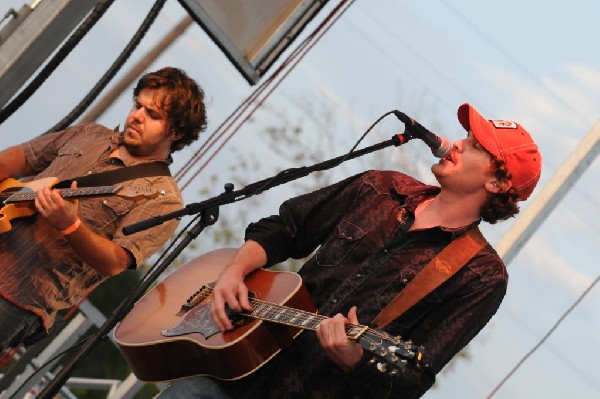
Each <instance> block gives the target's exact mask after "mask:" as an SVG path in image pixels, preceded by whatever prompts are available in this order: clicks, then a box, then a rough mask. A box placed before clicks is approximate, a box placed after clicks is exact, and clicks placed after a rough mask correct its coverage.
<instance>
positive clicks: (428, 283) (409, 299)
mask: <svg viewBox="0 0 600 399" xmlns="http://www.w3.org/2000/svg"><path fill="white" fill-rule="evenodd" d="M486 245H487V241H486V239H485V238H484V237H483V235H482V234H481V231H479V228H478V227H477V226H472V227H470V228H469V229H468V230H467V231H466V232H465V234H463V235H461V236H460V237H458V238H457V239H455V240H454V241H452V242H451V243H450V244H448V245H447V246H446V247H445V248H444V249H442V250H441V251H440V253H438V254H437V255H436V256H435V257H434V258H433V259H432V260H431V261H430V262H429V263H428V264H427V265H425V267H424V268H423V270H421V272H420V273H419V274H417V275H416V276H415V278H414V279H413V280H412V281H411V282H410V283H408V285H407V286H406V287H404V289H403V290H402V291H400V292H399V293H398V295H396V296H395V297H394V299H392V301H391V302H390V303H389V304H388V305H387V306H386V307H385V308H384V309H382V310H381V312H379V314H378V315H377V316H376V317H375V318H374V319H373V321H372V323H371V326H372V327H373V328H377V329H381V328H383V327H385V326H386V325H388V324H389V323H390V322H391V321H393V320H394V319H396V318H397V317H398V316H400V315H401V314H402V313H404V312H405V311H406V310H408V309H409V308H410V307H411V306H413V305H414V304H416V303H417V302H419V301H420V300H421V299H423V298H424V297H425V296H426V295H427V294H429V293H430V292H431V291H433V290H434V289H435V288H437V287H439V286H440V285H441V284H442V283H443V282H444V281H446V280H447V279H448V278H450V277H451V276H453V275H454V274H455V273H456V272H457V271H458V270H460V268H462V267H463V266H464V265H465V264H466V263H467V262H468V261H469V260H470V259H471V258H472V257H473V256H475V254H476V253H477V252H479V250H481V249H482V248H483V247H485V246H486Z"/></svg>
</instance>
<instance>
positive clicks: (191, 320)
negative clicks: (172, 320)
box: [160, 303, 220, 339]
mask: <svg viewBox="0 0 600 399" xmlns="http://www.w3.org/2000/svg"><path fill="white" fill-rule="evenodd" d="M218 332H220V330H219V329H218V328H217V326H216V325H215V323H214V322H213V320H212V318H211V317H210V303H201V304H199V305H197V306H195V307H193V308H192V309H190V310H189V311H188V312H187V313H186V314H185V315H184V316H183V317H182V318H181V321H180V322H179V323H177V325H175V326H174V327H172V328H169V329H167V330H161V332H160V333H161V334H162V335H164V336H165V337H176V336H179V335H184V334H190V333H200V334H202V335H203V336H204V338H206V339H208V338H209V337H211V336H213V335H215V334H217V333H218Z"/></svg>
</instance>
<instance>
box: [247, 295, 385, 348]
mask: <svg viewBox="0 0 600 399" xmlns="http://www.w3.org/2000/svg"><path fill="white" fill-rule="evenodd" d="M250 304H251V305H252V312H244V313H243V314H244V316H249V317H253V318H255V319H261V320H265V321H270V322H273V323H278V324H285V325H288V326H292V327H297V328H301V329H304V330H312V331H315V330H316V329H317V327H318V326H319V323H320V322H321V321H323V320H326V319H328V318H329V317H326V316H321V315H319V314H316V313H311V312H306V311H303V310H299V309H294V308H290V307H287V306H282V305H277V304H274V303H271V302H264V301H261V300H258V299H254V298H250ZM367 330H370V329H369V328H368V327H366V326H360V325H354V324H347V325H346V335H347V336H348V338H350V339H354V340H358V339H359V337H360V336H361V334H362V333H364V332H365V331H367ZM372 332H375V330H373V331H372Z"/></svg>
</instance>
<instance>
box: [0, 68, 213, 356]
mask: <svg viewBox="0 0 600 399" xmlns="http://www.w3.org/2000/svg"><path fill="white" fill-rule="evenodd" d="M133 97H134V98H133V100H134V101H133V107H132V108H131V111H130V112H129V114H128V115H127V118H126V120H125V126H124V129H123V131H119V130H118V128H117V129H114V130H112V129H109V128H107V127H104V126H101V125H99V124H96V123H86V124H81V125H76V126H71V127H69V128H67V129H65V130H64V131H60V132H55V133H51V134H46V135H42V136H40V137H37V138H35V139H33V140H30V141H27V142H24V143H23V144H21V145H17V146H14V147H10V148H8V149H6V150H4V151H2V152H0V180H2V181H4V182H5V181H7V180H5V179H8V178H13V179H17V178H22V177H28V176H31V177H33V179H34V181H38V180H41V181H44V180H45V178H48V177H53V178H55V179H56V181H69V180H72V181H73V182H72V183H71V184H70V185H69V184H68V183H67V185H66V187H67V189H69V188H70V189H74V190H77V180H78V179H81V178H82V177H85V176H88V177H89V176H91V177H93V176H95V174H102V173H105V172H110V171H115V170H131V169H127V167H134V168H135V167H136V166H137V165H144V166H143V167H142V168H145V167H148V165H150V164H152V165H154V166H155V167H156V169H160V170H163V171H164V172H163V173H162V174H161V173H159V175H154V174H150V175H149V176H143V177H140V176H139V175H137V176H135V177H131V176H130V177H129V178H126V179H125V181H122V182H119V185H120V186H123V188H124V189H125V190H126V189H127V188H134V189H138V188H141V189H142V190H141V192H142V193H147V192H154V193H157V195H153V196H146V197H144V198H141V199H140V198H131V197H121V196H119V195H118V193H117V195H116V196H108V195H107V196H102V197H94V198H85V199H81V200H78V199H69V200H67V199H65V198H63V197H62V196H61V189H58V188H53V187H54V185H53V184H50V186H44V187H36V189H37V190H38V191H36V195H35V201H34V205H35V207H34V208H33V209H32V215H31V216H30V217H19V218H15V219H13V220H12V221H11V222H12V223H11V225H12V226H11V227H10V230H9V231H7V232H3V233H2V234H0V258H1V259H2V260H1V261H0V262H1V266H0V320H2V322H1V323H0V352H1V351H3V350H4V349H6V348H7V347H9V346H16V345H17V344H19V343H21V342H24V341H29V342H30V341H32V337H34V336H36V337H41V336H43V335H44V331H47V330H48V329H49V328H50V327H51V326H52V325H53V323H54V321H55V318H56V313H57V312H58V311H59V310H62V309H65V308H68V307H71V306H73V305H74V304H75V303H77V301H78V300H79V299H80V298H82V296H84V295H85V294H86V293H88V292H89V291H90V290H92V289H93V288H94V287H96V286H97V285H98V284H100V283H101V282H102V281H104V280H106V279H107V278H108V277H109V276H113V275H115V274H118V273H121V272H122V271H124V270H126V269H135V268H138V267H139V266H141V265H142V263H143V262H144V261H145V260H146V259H147V258H148V257H149V256H150V255H151V254H152V253H153V252H155V251H156V250H157V249H159V248H160V247H161V246H162V245H163V244H164V243H165V242H166V240H167V239H168V237H169V236H170V235H171V234H172V233H173V232H174V231H175V228H176V227H177V223H178V222H177V221H169V222H167V223H165V224H163V225H161V226H157V227H153V228H151V229H148V230H146V231H142V232H138V233H135V234H131V235H128V236H125V235H124V234H123V232H122V228H123V227H124V226H127V225H130V224H132V223H135V222H137V221H140V220H145V219H147V218H150V217H152V216H155V215H160V214H165V213H169V212H172V211H176V210H179V209H181V208H182V206H183V200H182V197H181V192H180V190H179V188H178V187H177V184H176V182H175V180H174V179H173V178H172V177H171V175H170V173H169V170H168V165H170V164H171V163H172V158H171V153H173V152H175V151H178V150H180V149H182V148H183V147H185V146H186V145H188V144H190V143H192V142H193V141H194V140H196V139H197V138H198V135H199V133H200V132H201V131H203V130H205V129H206V110H205V106H204V92H203V90H202V89H201V88H200V87H199V86H198V84H197V83H196V82H195V81H194V80H193V79H191V78H190V77H189V76H188V75H187V74H186V73H185V72H184V71H182V70H180V69H177V68H172V67H166V68H162V69H160V70H158V71H155V72H151V73H148V74H146V75H144V76H143V77H141V78H140V79H139V81H138V83H137V86H136V87H135V89H134V91H133ZM138 170H139V169H138ZM88 181H89V180H88ZM11 206H12V205H7V206H5V207H4V208H3V211H4V210H6V212H7V213H8V212H9V210H14V209H16V208H10V209H7V207H11ZM32 207H33V206H32ZM8 216H9V215H8V214H7V215H5V214H4V213H3V214H2V218H4V219H7V218H8Z"/></svg>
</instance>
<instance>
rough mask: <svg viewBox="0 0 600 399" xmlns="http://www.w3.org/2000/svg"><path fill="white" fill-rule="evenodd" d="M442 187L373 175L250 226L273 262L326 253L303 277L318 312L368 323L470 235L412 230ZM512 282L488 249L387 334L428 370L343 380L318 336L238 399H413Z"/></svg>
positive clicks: (364, 373)
mask: <svg viewBox="0 0 600 399" xmlns="http://www.w3.org/2000/svg"><path fill="white" fill-rule="evenodd" d="M438 192H439V188H437V187H433V186H427V185H424V184H422V183H420V182H418V181H416V180H414V179H412V178H410V177H408V176H406V175H404V174H401V173H398V172H389V171H384V172H382V171H370V172H366V173H364V174H360V175H357V176H354V177H351V178H349V179H346V180H344V181H342V182H340V183H337V184H335V185H332V186H330V187H326V188H324V189H321V190H318V191H315V192H314V193H310V194H306V195H303V196H300V197H297V198H294V199H291V200H288V201H286V202H285V203H283V204H282V206H281V208H280V213H279V215H277V216H271V217H268V218H265V219H262V220H261V221H259V222H258V223H255V224H252V225H250V226H249V227H248V229H247V232H246V239H252V240H254V241H257V242H259V243H260V244H261V245H262V246H263V247H264V248H265V250H266V251H267V254H268V259H269V264H270V265H272V264H275V263H278V262H281V261H283V260H285V259H287V258H288V257H294V258H302V257H305V256H307V255H309V254H310V253H312V252H313V251H314V250H315V249H317V248H318V250H317V251H316V253H315V254H314V256H313V257H312V258H311V259H310V260H308V262H306V264H305V265H304V266H303V267H302V269H301V270H300V274H301V275H302V278H303V281H304V283H305V285H306V287H307V288H308V290H309V292H310V293H311V295H312V297H313V299H314V301H315V304H316V305H317V307H318V308H319V313H321V314H324V315H334V314H336V313H338V312H341V313H343V314H344V315H346V314H347V312H348V310H349V309H350V308H351V307H352V306H353V305H356V306H357V307H358V318H359V321H360V322H361V324H368V323H369V322H371V321H372V320H373V318H374V317H375V316H376V315H377V314H378V313H379V312H380V311H381V309H383V308H384V307H385V306H386V305H387V304H388V303H389V301H390V300H391V299H392V298H393V297H394V296H395V295H396V294H397V293H398V292H399V291H401V290H402V289H403V288H404V287H405V286H406V285H407V284H408V283H409V282H410V281H411V280H412V279H413V278H414V277H415V275H417V273H419V271H420V270H421V269H422V268H423V267H424V266H425V265H426V264H427V263H428V262H429V261H430V260H431V259H432V258H433V257H434V256H435V255H436V254H437V253H438V252H439V251H441V250H442V248H444V247H445V246H446V245H447V244H448V243H450V242H451V241H452V240H453V239H454V238H456V237H457V236H459V235H460V234H462V233H464V232H465V230H466V229H467V227H468V226H465V227H463V228H460V229H447V228H443V227H436V228H431V229H425V230H417V231H410V232H408V229H409V228H410V226H411V224H412V222H413V221H414V214H413V212H414V209H415V208H416V206H417V205H418V204H419V203H420V202H422V201H423V200H424V199H426V198H428V197H431V196H433V195H436V194H437V193H438ZM507 281H508V276H507V274H506V269H505V267H504V264H503V263H502V261H501V259H500V258H499V256H498V255H497V254H496V252H495V251H494V250H493V249H492V248H491V246H489V245H488V246H487V247H486V248H484V249H483V250H481V251H480V252H479V253H478V254H477V255H476V256H475V257H474V258H473V259H472V260H471V261H470V262H469V263H468V264H467V265H466V266H465V267H463V268H462V269H461V270H460V271H459V272H458V273H457V274H456V275H454V276H453V277H452V278H450V279H449V280H448V281H446V282H445V283H444V284H442V286H440V287H439V288H437V289H436V290H434V291H433V292H432V293H430V294H429V295H428V296H427V297H425V298H424V299H423V300H422V301H421V302H419V303H418V304H417V305H415V306H414V307H413V308H411V309H409V310H408V311H407V312H405V313H404V314H403V315H402V316H400V317H399V318H397V319H396V320H395V321H394V322H392V323H391V324H389V325H388V326H387V327H386V328H385V330H386V331H387V332H389V333H390V334H392V335H400V336H401V337H402V338H403V339H405V340H412V341H413V342H414V343H415V344H418V345H422V346H424V355H425V356H424V359H423V362H422V363H423V364H427V366H425V367H414V366H412V365H410V364H409V365H408V366H406V367H404V368H403V369H401V370H400V371H399V373H398V374H395V375H389V374H387V373H381V372H379V371H377V370H376V368H375V367H374V366H373V365H371V364H369V363H368V360H370V359H371V358H372V357H373V356H372V355H370V354H369V353H368V352H367V351H365V356H364V357H363V361H362V362H361V363H360V364H359V365H358V366H357V367H356V368H355V369H354V370H353V371H352V372H350V373H342V372H341V371H340V370H339V369H338V368H337V367H336V365H335V364H334V363H333V362H331V361H330V360H329V358H327V357H326V355H325V354H324V353H323V351H322V349H321V348H320V346H319V344H318V341H317V340H316V336H315V334H314V333H313V332H311V331H305V332H304V333H302V334H301V335H300V336H299V337H298V339H297V340H296V341H295V343H294V344H293V345H292V346H291V347H290V348H288V349H286V350H284V351H283V352H282V353H280V354H279V355H277V356H276V357H275V358H274V359H273V360H272V361H271V362H269V363H268V364H267V365H265V366H263V368H261V369H259V370H258V371H256V372H255V373H253V374H251V375H250V376H249V377H246V378H244V379H242V380H241V381H239V382H234V383H228V384H227V386H228V387H229V389H231V392H232V394H233V395H234V397H244V396H248V395H249V396H253V397H272V398H276V397H277V398H285V397H303V398H306V397H314V398H341V397H356V398H359V397H360V398H362V397H373V398H385V397H395V398H415V397H419V396H421V395H422V394H423V393H424V392H425V391H426V390H427V389H429V388H430V387H431V385H432V384H433V382H434V381H435V375H436V374H437V373H438V372H439V371H440V370H441V369H442V367H443V366H444V365H445V364H446V363H447V362H448V361H449V360H450V359H451V358H452V357H453V356H454V355H455V354H456V353H458V352H459V351H460V350H461V349H462V348H463V347H464V346H465V345H466V344H467V343H468V342H469V341H470V340H471V339H472V338H473V337H474V336H475V335H476V334H477V333H478V332H479V331H480V330H481V329H482V328H483V327H484V326H485V324H486V323H487V322H488V321H489V319H490V318H491V317H492V316H493V315H494V313H495V312H496V310H497V309H498V307H499V306H500V303H501V301H502V298H503V297H504V294H505V292H506V285H507Z"/></svg>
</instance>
